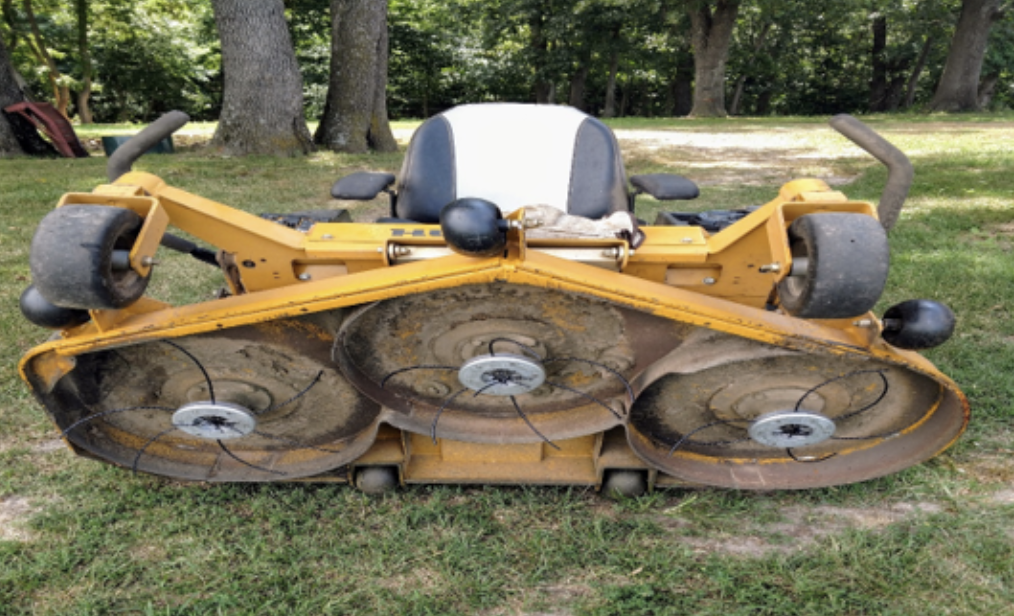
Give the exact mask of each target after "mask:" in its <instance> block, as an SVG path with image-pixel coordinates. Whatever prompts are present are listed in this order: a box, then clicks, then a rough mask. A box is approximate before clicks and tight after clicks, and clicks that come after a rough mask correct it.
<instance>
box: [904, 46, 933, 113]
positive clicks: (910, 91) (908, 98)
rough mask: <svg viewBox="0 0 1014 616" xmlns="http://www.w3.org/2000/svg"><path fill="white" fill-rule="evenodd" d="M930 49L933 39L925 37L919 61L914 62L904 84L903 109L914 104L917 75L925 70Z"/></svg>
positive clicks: (917, 81)
mask: <svg viewBox="0 0 1014 616" xmlns="http://www.w3.org/2000/svg"><path fill="white" fill-rule="evenodd" d="M932 49H933V37H932V36H927V37H926V42H925V43H923V45H922V49H921V50H920V51H919V59H918V60H916V61H915V68H913V69H912V74H911V75H909V77H908V83H906V84H905V109H908V108H909V107H911V106H912V103H914V102H915V88H916V86H917V85H918V84H919V75H921V74H922V70H923V69H924V68H926V60H927V58H929V53H930V51H931V50H932Z"/></svg>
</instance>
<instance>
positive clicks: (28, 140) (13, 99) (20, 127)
mask: <svg viewBox="0 0 1014 616" xmlns="http://www.w3.org/2000/svg"><path fill="white" fill-rule="evenodd" d="M24 100H25V95H24V92H22V91H21V86H20V84H19V83H18V78H17V75H16V74H15V72H14V66H13V65H12V64H11V58H10V54H8V53H7V46H6V44H5V43H4V40H3V37H0V109H3V108H4V107H7V106H8V105H13V104H15V103H20V102H22V101H24ZM22 143H23V145H22ZM22 154H29V155H33V156H54V155H56V150H54V149H53V146H51V145H50V144H49V142H47V141H45V140H44V139H43V138H42V137H40V136H39V133H38V132H36V130H35V127H34V126H32V125H31V123H30V122H28V120H25V119H24V118H22V117H21V116H18V115H14V114H11V115H10V116H8V115H7V114H5V113H2V112H0V158H6V157H8V156H20V155H22Z"/></svg>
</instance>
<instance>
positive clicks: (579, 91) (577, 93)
mask: <svg viewBox="0 0 1014 616" xmlns="http://www.w3.org/2000/svg"><path fill="white" fill-rule="evenodd" d="M587 84H588V63H587V62H585V61H583V60H582V62H581V65H580V66H579V67H578V68H577V71H575V72H574V74H573V75H571V78H570V98H569V101H570V106H571V107H573V108H574V109H577V110H579V111H584V110H585V108H584V91H585V86H586V85H587Z"/></svg>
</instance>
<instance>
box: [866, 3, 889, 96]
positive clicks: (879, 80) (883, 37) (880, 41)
mask: <svg viewBox="0 0 1014 616" xmlns="http://www.w3.org/2000/svg"><path fill="white" fill-rule="evenodd" d="M871 29H872V31H873V52H872V54H871V55H872V56H873V58H872V60H873V62H872V63H873V78H872V79H871V80H870V111H873V112H877V111H886V110H887V79H888V77H887V58H885V57H884V56H885V55H886V54H887V17H885V16H883V15H877V16H876V17H874V18H873V23H872V24H871Z"/></svg>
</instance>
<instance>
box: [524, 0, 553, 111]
mask: <svg viewBox="0 0 1014 616" xmlns="http://www.w3.org/2000/svg"><path fill="white" fill-rule="evenodd" d="M544 20H545V16H544V15H543V13H542V12H541V11H539V12H535V13H534V14H533V15H532V19H531V21H530V22H529V24H528V25H529V27H530V29H531V33H532V37H531V40H530V41H529V46H530V47H531V52H532V58H533V61H532V65H533V66H534V68H535V83H534V84H533V86H532V89H533V90H534V91H535V102H536V104H539V105H547V104H549V95H550V89H551V86H550V83H549V81H548V80H547V79H546V77H545V70H546V63H547V57H548V56H549V39H547V38H546V36H545V34H544V33H543V25H544V24H543V22H544Z"/></svg>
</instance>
